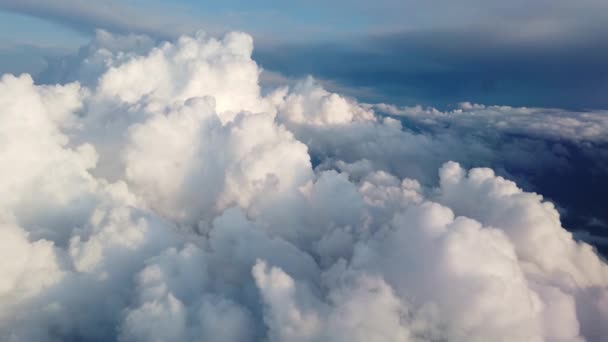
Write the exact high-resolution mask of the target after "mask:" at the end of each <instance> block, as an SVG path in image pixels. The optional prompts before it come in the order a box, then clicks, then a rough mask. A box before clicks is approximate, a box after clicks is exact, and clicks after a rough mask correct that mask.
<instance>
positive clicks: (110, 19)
mask: <svg viewBox="0 0 608 342" xmlns="http://www.w3.org/2000/svg"><path fill="white" fill-rule="evenodd" d="M0 9H4V10H7V11H13V12H17V13H21V14H26V15H31V16H34V17H38V18H42V19H47V20H50V21H53V22H56V23H59V24H61V25H66V26H69V27H71V28H74V29H76V30H78V31H82V32H86V33H93V32H94V31H95V30H96V29H106V30H110V31H113V32H119V33H131V32H138V33H145V34H149V35H152V36H155V37H160V38H175V37H177V36H179V35H181V34H184V33H191V32H193V31H195V30H197V29H199V28H200V27H197V25H195V24H194V21H193V20H192V19H190V18H186V17H185V16H184V17H182V18H180V17H179V15H178V14H175V13H173V14H171V15H166V14H164V13H162V12H161V11H160V10H158V11H154V10H149V9H148V10H144V11H143V12H142V9H141V8H139V7H135V6H132V5H129V4H125V3H122V2H119V1H114V0H110V1H108V0H105V1H95V2H90V1H84V0H59V1H43V0H23V1H22V0H1V1H0ZM144 12H145V15H144V14H143V13H144Z"/></svg>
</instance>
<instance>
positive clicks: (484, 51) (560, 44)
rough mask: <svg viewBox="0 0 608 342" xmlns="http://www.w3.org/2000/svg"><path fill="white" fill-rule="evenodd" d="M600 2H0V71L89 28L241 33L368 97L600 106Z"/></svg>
mask: <svg viewBox="0 0 608 342" xmlns="http://www.w3.org/2000/svg"><path fill="white" fill-rule="evenodd" d="M606 18H608V2H606V1H604V0H581V1H576V2H574V1H570V0H553V1H549V0H526V1H524V0H514V1H508V2H507V1H496V0H488V1H482V0H463V1H459V2H454V1H448V0H433V1H419V0H376V1H364V0H349V1H347V0H335V1H331V2H328V1H320V0H310V1H271V0H262V1H243V0H227V1H193V0H177V1H161V0H154V1H142V0H127V1H116V0H102V1H96V2H91V1H85V0H57V1H52V2H50V1H42V0H0V72H15V73H16V72H23V71H28V69H31V71H32V72H33V73H35V72H36V71H39V70H40V69H41V68H43V67H44V57H45V56H47V55H57V54H61V53H65V51H69V50H75V49H76V48H77V47H78V46H80V45H82V44H85V43H86V41H87V40H88V39H89V37H90V36H91V35H92V33H93V32H94V30H95V29H96V28H103V29H106V30H109V31H113V32H118V33H127V32H136V33H144V34H148V35H150V36H153V37H156V38H158V39H171V38H173V37H176V36H178V35H180V34H183V33H189V32H192V31H196V30H198V29H204V30H206V31H209V32H210V33H212V34H221V33H222V32H225V31H227V30H234V29H237V30H242V31H246V32H249V33H251V34H252V35H253V36H254V37H255V39H256V51H255V56H254V57H255V58H256V60H257V61H258V62H259V63H260V64H261V65H262V66H263V67H264V68H266V69H269V70H273V71H276V72H279V73H281V74H283V75H285V76H288V77H304V76H306V75H308V74H312V75H313V76H315V77H317V78H319V79H321V80H325V81H327V82H328V83H330V84H333V85H335V86H336V87H339V88H340V89H341V90H342V91H345V92H346V93H348V94H351V95H353V96H354V95H356V96H359V97H363V100H365V101H371V102H394V103H397V104H408V105H411V104H417V103H420V104H423V105H433V106H438V107H449V106H452V105H454V104H455V103H458V102H462V101H472V102H482V103H491V104H509V105H525V106H545V107H564V108H576V109H586V108H606V107H608V99H606V96H605V95H604V94H606V93H607V92H608V62H606V61H607V60H608V38H607V37H606V34H605V32H608V21H607V20H605V19H606Z"/></svg>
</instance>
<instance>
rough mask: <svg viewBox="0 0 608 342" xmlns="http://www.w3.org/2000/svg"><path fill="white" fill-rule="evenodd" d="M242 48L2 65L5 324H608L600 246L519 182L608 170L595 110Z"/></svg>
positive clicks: (0, 261)
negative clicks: (369, 88)
mask: <svg viewBox="0 0 608 342" xmlns="http://www.w3.org/2000/svg"><path fill="white" fill-rule="evenodd" d="M252 51H253V40H252V38H251V37H250V36H249V35H247V34H244V33H229V34H227V35H225V36H224V37H223V38H221V39H216V38H212V37H209V36H207V35H205V34H203V33H199V34H196V35H194V36H183V37H181V38H179V39H177V40H176V41H174V42H164V43H161V44H155V42H154V40H152V39H150V38H148V37H145V36H139V35H127V36H119V35H114V34H110V33H107V32H104V31H99V32H98V33H97V35H96V38H95V39H94V40H93V41H92V42H91V43H90V44H89V45H88V46H85V47H83V48H82V49H81V50H80V52H79V54H78V55H76V56H72V57H71V58H69V59H67V60H65V61H64V62H63V63H55V64H52V65H51V66H50V67H49V70H47V71H46V73H45V77H46V80H47V83H52V82H51V81H52V80H58V81H59V83H58V84H53V85H51V84H48V85H37V84H35V83H34V81H33V80H32V77H31V76H29V75H21V76H13V75H4V76H2V78H1V80H0V170H4V171H5V172H4V173H3V176H2V177H0V193H2V194H9V196H0V340H3V341H70V340H80V341H198V340H203V341H222V342H226V341H492V340H497V339H499V340H505V341H556V342H557V341H601V340H602V337H603V336H608V327H607V326H606V325H605V324H603V322H606V321H608V265H607V264H606V263H605V261H604V260H603V259H602V258H600V257H599V256H598V254H597V251H596V250H595V249H594V248H593V247H592V246H591V245H589V244H587V243H585V242H582V241H577V240H575V239H574V238H573V234H572V233H571V232H569V231H567V230H566V229H565V228H564V226H563V224H562V220H561V217H562V216H561V215H560V212H559V211H558V208H557V207H556V205H554V204H553V203H551V202H549V201H546V199H545V198H543V196H542V195H540V194H537V193H533V192H527V191H524V190H523V189H522V187H523V185H520V186H518V185H517V184H516V183H515V182H513V181H511V180H508V178H511V177H510V176H511V175H513V177H514V178H516V179H518V180H520V179H521V180H522V181H523V182H524V183H525V182H526V181H530V180H533V181H534V180H536V178H534V175H543V177H542V178H545V177H544V175H547V174H549V173H550V172H551V171H553V170H564V171H565V172H570V171H571V170H578V166H579V165H576V162H577V161H579V160H581V159H580V158H583V157H585V158H586V159H585V160H586V161H587V162H588V164H587V165H591V167H590V168H589V172H590V175H591V176H590V177H591V178H589V177H587V178H588V179H594V178H593V177H595V176H593V175H595V174H597V173H598V172H599V173H602V172H603V175H605V174H606V171H607V169H605V168H604V167H605V166H606V164H603V163H604V161H606V160H608V156H606V155H605V149H603V148H602V146H604V145H603V144H605V143H606V136H607V134H608V121H607V120H606V119H605V113H604V112H586V113H576V112H568V111H563V110H549V109H542V108H513V107H494V106H487V107H486V106H482V105H475V104H471V103H463V104H461V106H460V108H459V109H456V110H454V111H451V112H441V111H438V110H436V109H432V108H429V109H424V108H422V107H412V108H410V107H397V106H393V105H388V104H379V105H369V104H364V103H360V102H358V101H356V100H354V99H352V98H348V97H344V96H342V95H340V94H337V93H333V92H331V91H328V90H326V89H324V88H323V87H322V86H320V85H319V83H318V82H317V81H315V80H314V79H312V78H306V79H302V80H298V81H296V82H295V84H294V85H293V86H290V87H288V86H282V87H276V86H275V84H276V83H277V79H273V80H272V81H273V85H272V86H270V85H269V84H264V83H263V82H261V81H260V74H261V72H262V70H261V68H260V67H259V66H258V65H257V64H256V62H255V61H254V60H252V58H251V55H252ZM573 151H577V152H578V151H583V152H584V153H586V154H582V155H581V154H576V155H574V154H572V152H573ZM577 158H579V159H577ZM480 166H492V167H494V168H495V169H496V170H493V169H491V168H488V167H480ZM548 170H549V171H548ZM569 170H570V171H569ZM579 176H581V175H580V174H579ZM581 178H583V177H582V176H581ZM574 181H575V180H572V182H574ZM524 185H525V187H528V184H524ZM533 185H534V184H532V186H533ZM563 194H564V193H562V195H563ZM603 195H605V193H604V194H603ZM604 203H605V202H604ZM560 210H561V209H560ZM585 214H586V213H585ZM589 219H591V217H590V218H589ZM593 219H595V220H596V221H597V222H601V221H602V218H601V217H599V218H598V217H593ZM596 221H594V222H596ZM570 228H576V227H570ZM600 240H601V239H600ZM598 241H599V240H598Z"/></svg>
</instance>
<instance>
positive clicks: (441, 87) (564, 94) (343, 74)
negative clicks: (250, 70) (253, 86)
mask: <svg viewBox="0 0 608 342" xmlns="http://www.w3.org/2000/svg"><path fill="white" fill-rule="evenodd" d="M605 31H606V27H598V28H595V27H593V28H584V29H583V28H579V29H577V30H574V31H573V32H557V33H548V34H543V35H540V36H538V37H529V36H528V35H527V34H526V33H525V32H519V33H520V34H519V35H518V32H517V29H509V30H504V29H501V30H498V29H496V28H494V27H475V28H474V29H473V28H467V29H463V28H456V29H452V30H442V29H437V30H425V31H420V30H418V31H409V32H397V33H384V34H376V35H373V36H363V37H352V39H349V40H346V41H345V40H341V41H327V42H324V43H319V42H312V43H297V42H296V43H293V44H284V45H283V44H281V45H272V46H264V45H263V46H261V47H259V48H258V49H257V50H256V53H255V57H256V59H257V60H258V61H259V62H260V63H261V64H262V65H263V66H265V67H268V68H272V69H274V70H277V71H279V72H281V73H283V74H286V75H292V76H304V75H307V74H310V73H313V74H314V75H316V76H318V77H321V78H323V79H329V80H333V81H334V82H337V83H339V84H341V85H343V86H344V87H351V88H371V89H372V90H373V91H372V92H371V93H369V94H368V96H367V98H366V100H368V101H374V102H391V103H400V104H402V105H416V104H423V105H427V106H436V107H443V108H446V107H450V106H452V107H453V106H454V105H456V104H458V103H460V102H463V101H474V102H478V103H496V104H510V105H516V106H542V107H560V108H569V109H590V108H606V107H608V100H607V97H606V96H605V94H606V93H608V63H606V60H608V39H607V38H606V35H605V34H603V32H605Z"/></svg>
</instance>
